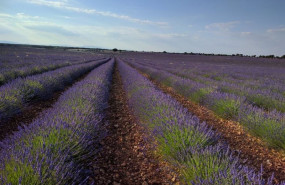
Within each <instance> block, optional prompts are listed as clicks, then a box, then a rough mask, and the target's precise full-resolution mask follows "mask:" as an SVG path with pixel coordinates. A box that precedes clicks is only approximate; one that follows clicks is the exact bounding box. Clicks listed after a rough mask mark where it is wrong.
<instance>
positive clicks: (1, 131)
mask: <svg viewBox="0 0 285 185" xmlns="http://www.w3.org/2000/svg"><path fill="white" fill-rule="evenodd" d="M97 67H99V66H97ZM88 74H89V72H87V73H85V74H83V75H82V76H80V77H79V78H78V79H76V80H75V81H73V82H72V83H71V84H66V85H65V86H64V88H63V89H62V90H60V91H56V92H54V93H53V94H52V95H51V96H50V97H48V98H46V99H36V100H33V101H32V102H30V104H29V105H28V106H27V107H25V108H24V109H22V111H21V112H20V113H18V114H16V115H14V116H13V117H10V118H7V119H3V120H0V141H2V140H3V139H4V138H6V137H7V136H9V135H11V134H12V133H13V132H15V131H17V130H19V127H21V126H23V125H28V124H29V123H31V122H32V121H33V120H34V119H36V118H37V117H38V116H39V115H40V114H43V113H44V112H45V111H46V110H47V109H48V108H51V107H52V106H53V104H54V103H55V102H56V101H57V100H58V98H59V97H60V96H61V95H62V94H63V93H64V92H65V91H66V90H68V89H69V88H70V87H72V85H73V84H75V83H76V82H79V81H80V80H83V79H84V78H85V77H86V76H87V75H88Z"/></svg>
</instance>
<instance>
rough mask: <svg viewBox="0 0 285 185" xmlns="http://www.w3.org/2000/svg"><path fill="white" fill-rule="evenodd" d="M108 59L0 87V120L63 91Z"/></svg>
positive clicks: (19, 80) (64, 68)
mask: <svg viewBox="0 0 285 185" xmlns="http://www.w3.org/2000/svg"><path fill="white" fill-rule="evenodd" d="M107 60H108V59H103V60H98V61H94V62H90V63H87V64H79V65H74V66H68V67H63V68H60V69H57V70H54V71H49V72H46V73H43V74H38V75H33V76H28V77H25V78H18V79H16V80H13V81H12V82H9V83H7V84H5V85H3V86H1V87H0V119H3V118H7V117H9V116H12V115H14V114H16V113H18V112H20V111H21V110H22V109H23V108H25V106H27V105H28V104H29V103H30V102H31V101H33V100H38V99H45V98H48V97H49V96H50V95H52V93H53V92H55V91H57V90H60V89H63V88H64V86H65V85H67V84H71V83H72V82H73V81H74V80H75V79H77V78H79V77H80V76H81V75H83V74H85V73H87V72H88V71H90V70H92V69H94V68H95V67H97V66H99V65H101V64H102V63H104V62H106V61H107Z"/></svg>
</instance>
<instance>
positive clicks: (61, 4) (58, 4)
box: [28, 0, 168, 26]
mask: <svg viewBox="0 0 285 185" xmlns="http://www.w3.org/2000/svg"><path fill="white" fill-rule="evenodd" d="M28 2H29V3H32V4H37V5H41V6H48V7H53V8H59V9H65V10H69V11H73V12H77V13H85V14H97V15H101V16H105V17H112V18H116V19H121V20H125V21H129V22H134V23H140V24H150V25H158V26H167V25H168V23H167V22H156V21H151V20H144V19H138V18H133V17H130V16H128V15H120V14H116V13H113V12H109V11H98V10H96V9H86V8H78V7H74V6H70V5H69V4H67V3H66V1H47V0H28Z"/></svg>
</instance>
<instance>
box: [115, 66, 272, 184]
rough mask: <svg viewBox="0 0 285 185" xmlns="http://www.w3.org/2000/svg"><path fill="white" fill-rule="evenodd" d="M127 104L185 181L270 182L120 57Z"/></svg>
mask: <svg viewBox="0 0 285 185" xmlns="http://www.w3.org/2000/svg"><path fill="white" fill-rule="evenodd" d="M118 67H119V71H120V74H121V76H122V80H123V85H124V89H125V90H126V92H127V96H128V99H129V104H130V106H131V108H132V109H133V111H134V114H135V115H136V116H138V118H139V119H140V121H141V122H142V123H143V124H146V125H147V126H148V127H149V129H150V131H151V133H152V136H153V138H154V139H155V141H156V143H157V146H156V149H157V153H158V154H159V155H162V156H163V157H164V158H165V159H166V160H167V161H168V162H169V163H171V164H173V165H175V166H177V167H178V168H179V170H180V173H181V176H182V177H181V179H182V182H184V183H186V184H266V183H267V184H272V178H270V179H267V180H264V179H262V177H261V176H262V171H261V172H259V173H255V172H254V171H252V170H251V169H249V168H248V167H246V166H242V165H241V164H239V163H238V159H237V158H235V157H233V155H232V154H231V152H230V150H229V148H228V146H227V145H225V144H221V143H219V142H218V138H219V136H218V135H217V134H216V133H215V132H214V131H212V130H211V128H209V127H207V125H206V123H205V122H203V123H200V122H199V119H198V118H197V117H196V116H194V115H192V114H191V113H189V112H188V111H187V110H186V109H185V108H183V107H182V106H181V105H180V104H179V103H178V102H177V101H175V100H174V99H172V98H171V97H170V96H169V95H167V94H164V93H163V92H161V91H160V90H158V89H157V88H156V87H155V86H154V85H153V84H152V83H151V82H150V81H149V80H147V79H146V78H145V77H143V76H142V75H140V74H139V73H138V72H137V71H136V70H135V69H133V68H131V67H130V66H128V65H127V64H125V63H124V62H122V61H119V64H118Z"/></svg>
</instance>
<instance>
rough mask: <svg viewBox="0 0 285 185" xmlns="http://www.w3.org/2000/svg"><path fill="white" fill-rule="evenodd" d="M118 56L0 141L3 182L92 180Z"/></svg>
mask: <svg viewBox="0 0 285 185" xmlns="http://www.w3.org/2000/svg"><path fill="white" fill-rule="evenodd" d="M113 66H114V60H113V59H112V61H111V62H108V63H106V64H104V65H102V66H100V67H98V68H96V69H94V70H93V71H92V72H91V73H90V74H89V75H88V76H87V77H86V78H85V79H84V80H82V81H80V82H78V83H76V84H75V85H74V86H73V87H72V88H70V89H69V90H68V91H66V92H65V93H64V94H63V95H62V96H61V97H60V99H59V100H58V102H56V104H55V105H54V107H53V108H50V109H48V110H47V111H46V112H45V114H43V115H41V116H40V117H39V118H37V119H36V120H35V121H33V122H32V123H31V124H30V125H29V126H24V127H23V128H20V130H19V131H17V132H16V133H14V134H13V135H12V136H11V137H9V138H7V139H5V140H4V141H3V142H2V143H1V152H0V182H1V184H27V185H29V184H88V183H90V178H89V177H90V175H91V174H92V170H91V169H90V168H89V167H90V163H91V162H92V161H93V160H94V158H96V154H97V152H98V150H99V148H98V146H99V145H98V143H99V141H100V140H101V139H102V137H104V134H105V133H104V132H103V131H102V130H100V129H99V126H98V124H99V123H100V121H101V119H102V117H103V116H104V115H103V109H104V108H106V106H107V102H108V91H109V85H110V81H111V77H112V70H113Z"/></svg>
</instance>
